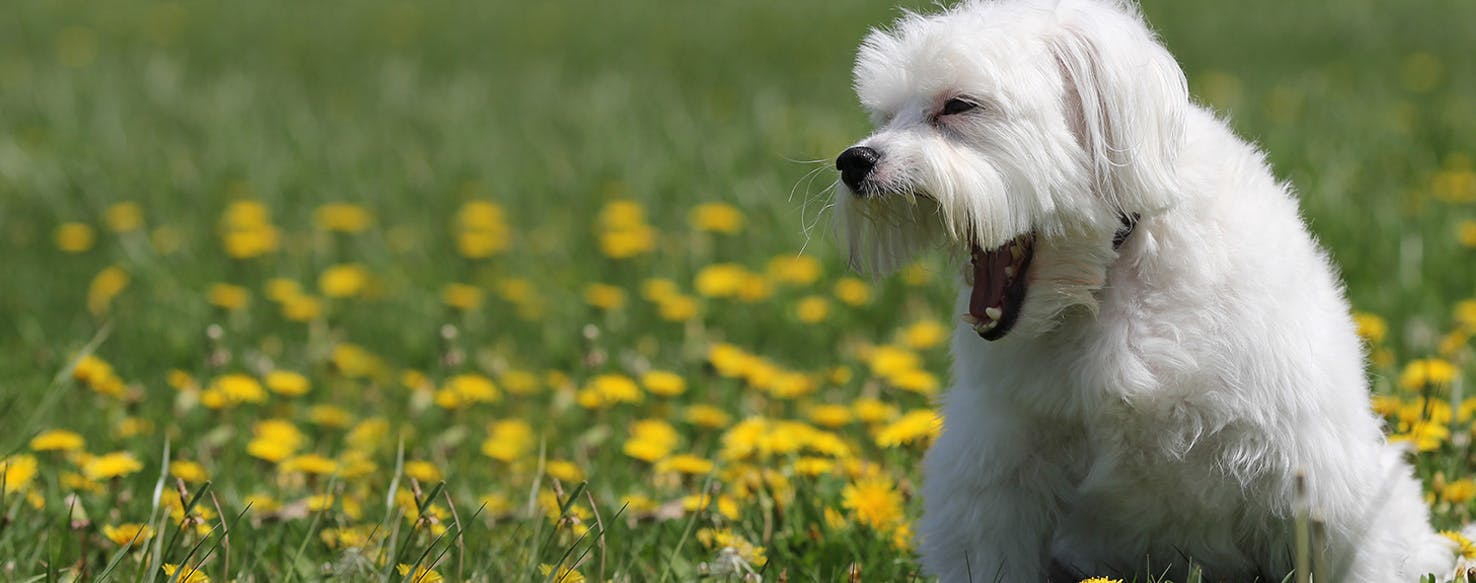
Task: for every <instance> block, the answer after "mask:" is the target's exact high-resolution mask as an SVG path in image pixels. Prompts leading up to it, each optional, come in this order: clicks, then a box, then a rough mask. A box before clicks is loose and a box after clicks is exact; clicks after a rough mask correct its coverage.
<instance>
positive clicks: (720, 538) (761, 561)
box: [697, 528, 769, 569]
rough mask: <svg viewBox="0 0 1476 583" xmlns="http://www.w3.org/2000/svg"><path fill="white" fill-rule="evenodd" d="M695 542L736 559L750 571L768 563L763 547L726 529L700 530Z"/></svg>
mask: <svg viewBox="0 0 1476 583" xmlns="http://www.w3.org/2000/svg"><path fill="white" fill-rule="evenodd" d="M697 540H698V541H699V542H701V543H702V546H705V547H707V548H709V549H713V550H716V551H719V552H720V553H728V554H730V555H731V556H733V557H736V558H737V559H739V560H741V561H743V562H744V563H746V564H747V565H748V567H749V568H752V569H757V568H760V567H763V566H764V565H765V564H768V562H769V559H768V557H766V556H764V547H761V546H758V545H755V544H753V543H750V542H748V540H747V539H745V538H743V537H742V536H741V535H738V534H737V533H734V532H733V531H731V530H728V529H711V528H704V529H701V530H699V531H697Z"/></svg>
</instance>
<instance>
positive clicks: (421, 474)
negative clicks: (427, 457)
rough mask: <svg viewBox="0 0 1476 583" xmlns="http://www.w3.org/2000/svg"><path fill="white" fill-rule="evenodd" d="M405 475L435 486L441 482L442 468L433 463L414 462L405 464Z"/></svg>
mask: <svg viewBox="0 0 1476 583" xmlns="http://www.w3.org/2000/svg"><path fill="white" fill-rule="evenodd" d="M405 475H407V476H410V477H412V478H415V479H416V480H417V481H419V482H420V483H422V484H434V483H436V482H439V481H441V468H438V467H436V464H435V463H433V462H428V461H424V460H412V461H408V462H405Z"/></svg>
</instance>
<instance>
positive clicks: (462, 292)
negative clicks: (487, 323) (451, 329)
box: [441, 283, 482, 312]
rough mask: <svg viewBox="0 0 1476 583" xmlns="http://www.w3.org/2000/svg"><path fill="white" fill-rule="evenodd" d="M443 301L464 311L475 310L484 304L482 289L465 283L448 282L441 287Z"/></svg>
mask: <svg viewBox="0 0 1476 583" xmlns="http://www.w3.org/2000/svg"><path fill="white" fill-rule="evenodd" d="M441 301H442V302H445V304H446V305H447V306H448V307H451V308H453V309H457V310H461V311H463V312H466V311H471V310H475V309H477V308H478V307H481V305H482V290H481V288H479V287H477V286H474V285H468V284H464V283H451V284H447V285H446V287H444V288H442V289H441Z"/></svg>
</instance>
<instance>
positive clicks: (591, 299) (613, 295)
mask: <svg viewBox="0 0 1476 583" xmlns="http://www.w3.org/2000/svg"><path fill="white" fill-rule="evenodd" d="M584 301H585V303H587V304H589V305H590V306H593V307H595V308H598V309H601V310H618V309H620V308H621V307H623V306H624V305H625V290H623V289H620V288H619V287H617V286H613V285H609V284H603V283H592V284H590V285H589V286H588V287H585V288H584Z"/></svg>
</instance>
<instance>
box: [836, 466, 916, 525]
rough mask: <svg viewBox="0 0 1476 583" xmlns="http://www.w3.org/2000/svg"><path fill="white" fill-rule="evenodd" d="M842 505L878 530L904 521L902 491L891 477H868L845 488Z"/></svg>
mask: <svg viewBox="0 0 1476 583" xmlns="http://www.w3.org/2000/svg"><path fill="white" fill-rule="evenodd" d="M841 507H842V508H845V509H846V510H850V511H851V513H852V516H853V517H854V518H855V519H856V522H859V523H861V524H864V525H866V526H869V527H871V528H872V529H873V530H876V531H878V532H886V531H889V530H891V529H892V528H893V527H894V526H896V525H897V524H898V523H900V522H901V521H902V519H903V515H902V494H900V493H898V492H897V489H896V487H895V486H894V485H893V484H892V482H891V480H890V479H887V478H871V479H864V480H860V481H857V482H853V483H851V484H848V485H846V487H845V488H844V489H843V490H841Z"/></svg>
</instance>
